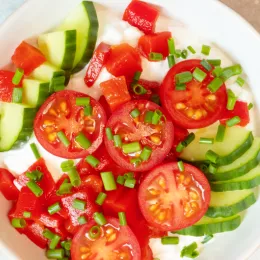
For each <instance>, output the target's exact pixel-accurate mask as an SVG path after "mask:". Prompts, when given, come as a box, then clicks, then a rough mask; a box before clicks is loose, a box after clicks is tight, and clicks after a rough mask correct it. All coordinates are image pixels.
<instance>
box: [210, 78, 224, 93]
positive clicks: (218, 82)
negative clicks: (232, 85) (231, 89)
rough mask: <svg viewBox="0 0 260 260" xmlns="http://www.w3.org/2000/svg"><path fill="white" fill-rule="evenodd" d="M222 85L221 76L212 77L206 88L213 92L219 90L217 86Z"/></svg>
mask: <svg viewBox="0 0 260 260" xmlns="http://www.w3.org/2000/svg"><path fill="white" fill-rule="evenodd" d="M222 85H223V80H222V79H221V78H214V79H213V80H212V81H211V82H210V83H209V84H208V86H207V87H208V89H209V90H210V91H211V92H212V93H215V92H216V91H218V90H219V88H220V87H221V86H222Z"/></svg>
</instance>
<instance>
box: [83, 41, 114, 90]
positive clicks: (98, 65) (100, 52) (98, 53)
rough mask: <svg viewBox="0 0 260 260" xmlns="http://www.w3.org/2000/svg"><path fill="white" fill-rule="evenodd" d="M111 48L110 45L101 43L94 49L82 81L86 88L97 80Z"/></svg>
mask: <svg viewBox="0 0 260 260" xmlns="http://www.w3.org/2000/svg"><path fill="white" fill-rule="evenodd" d="M110 50H111V47H110V45H108V44H106V43H104V42H101V43H100V44H99V45H98V47H97V48H96V50H95V52H94V54H93V57H92V59H91V60H90V62H89V65H88V68H87V71H86V76H85V78H84V81H85V83H86V85H87V87H89V88H90V87H92V86H93V84H94V83H95V81H96V80H97V78H98V76H99V74H100V72H101V70H102V68H103V66H104V64H105V63H106V61H107V59H108V57H109V55H110Z"/></svg>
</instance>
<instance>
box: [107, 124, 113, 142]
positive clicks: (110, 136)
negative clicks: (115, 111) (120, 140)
mask: <svg viewBox="0 0 260 260" xmlns="http://www.w3.org/2000/svg"><path fill="white" fill-rule="evenodd" d="M106 135H107V139H108V140H110V141H111V140H113V133H112V130H111V128H110V127H107V128H106Z"/></svg>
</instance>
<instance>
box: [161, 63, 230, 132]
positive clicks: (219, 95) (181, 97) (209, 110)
mask: <svg viewBox="0 0 260 260" xmlns="http://www.w3.org/2000/svg"><path fill="white" fill-rule="evenodd" d="M195 68H199V69H201V70H202V71H204V72H205V73H206V74H207V76H206V78H205V79H204V81H203V82H202V83H200V82H198V81H197V80H195V79H193V80H192V81H191V82H189V83H187V84H186V90H176V89H175V87H176V81H175V76H176V75H177V74H179V73H182V72H186V71H189V72H193V71H194V70H195ZM213 78H214V77H213V75H212V74H211V72H208V71H207V70H206V69H205V68H204V67H203V66H202V65H201V60H186V61H182V62H180V63H178V64H176V65H175V66H173V67H172V68H171V69H170V70H169V72H168V73H167V75H166V77H165V78H164V81H163V83H162V86H161V89H160V97H161V102H162V104H163V107H165V109H166V110H167V111H168V112H169V114H170V115H171V117H172V119H173V121H174V123H176V125H179V126H181V127H184V128H188V129H193V128H202V127H206V126H209V125H211V124H213V123H214V122H216V121H217V120H218V119H219V117H220V115H221V114H222V113H223V111H224V109H225V107H226V104H227V93H226V86H225V84H223V86H221V87H220V88H219V89H218V91H216V92H215V93H211V92H210V91H209V90H208V88H207V86H208V84H209V83H210V82H211V81H212V80H213Z"/></svg>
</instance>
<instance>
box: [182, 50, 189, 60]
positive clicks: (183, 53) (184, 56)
mask: <svg viewBox="0 0 260 260" xmlns="http://www.w3.org/2000/svg"><path fill="white" fill-rule="evenodd" d="M181 57H182V58H183V59H187V57H188V51H187V50H186V49H184V50H182V52H181Z"/></svg>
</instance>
